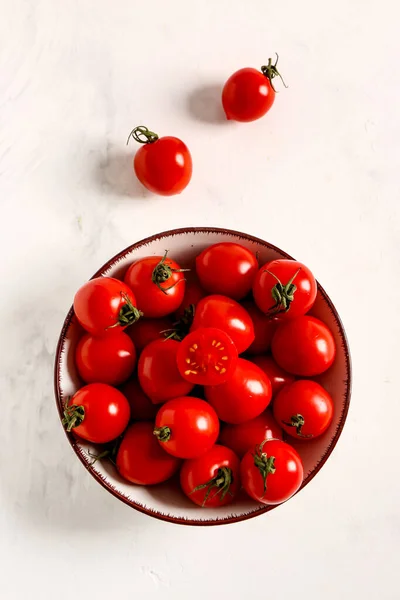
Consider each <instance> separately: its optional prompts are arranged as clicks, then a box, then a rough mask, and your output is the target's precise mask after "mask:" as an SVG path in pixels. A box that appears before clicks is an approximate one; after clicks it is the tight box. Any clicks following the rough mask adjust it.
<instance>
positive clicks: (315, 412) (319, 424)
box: [273, 379, 333, 440]
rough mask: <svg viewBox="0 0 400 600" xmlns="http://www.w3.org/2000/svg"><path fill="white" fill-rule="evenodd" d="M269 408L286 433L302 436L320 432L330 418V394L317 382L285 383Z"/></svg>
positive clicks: (301, 437)
mask: <svg viewBox="0 0 400 600" xmlns="http://www.w3.org/2000/svg"><path fill="white" fill-rule="evenodd" d="M273 409H274V415H275V418H276V420H277V421H278V423H279V424H280V425H281V426H282V427H283V429H284V430H285V431H286V433H288V434H289V435H291V436H292V437H295V438H299V439H304V440H305V439H310V438H314V437H317V436H319V435H321V434H322V433H324V432H325V431H326V430H327V429H328V427H329V425H330V424H331V422H332V418H333V401H332V398H331V396H330V395H329V394H328V392H327V391H326V390H325V389H324V388H323V387H322V386H321V385H319V383H316V382H315V381H309V380H307V379H300V380H299V381H295V382H294V383H292V384H291V385H288V386H287V387H285V389H283V390H282V391H281V392H280V393H279V394H278V396H277V397H276V399H275V402H274V406H273Z"/></svg>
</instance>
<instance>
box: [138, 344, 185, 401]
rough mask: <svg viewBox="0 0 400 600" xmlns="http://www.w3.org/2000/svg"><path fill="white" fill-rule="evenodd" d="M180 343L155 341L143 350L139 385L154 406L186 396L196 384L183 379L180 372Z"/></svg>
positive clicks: (139, 366)
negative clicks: (178, 357)
mask: <svg viewBox="0 0 400 600" xmlns="http://www.w3.org/2000/svg"><path fill="white" fill-rule="evenodd" d="M179 344H180V342H176V341H175V340H167V339H165V340H155V341H154V342H151V344H149V345H148V346H146V348H145V349H144V350H143V352H142V354H141V355H140V358H139V362H138V377H139V383H140V386H141V388H142V390H143V391H144V393H145V394H146V396H148V397H149V398H150V400H151V401H152V402H153V403H154V404H161V403H162V402H166V401H167V400H170V399H172V398H177V397H178V396H186V395H187V394H189V393H190V391H191V390H192V389H193V387H194V384H193V383H190V382H189V381H186V380H185V379H183V377H182V376H181V374H180V373H179V371H178V367H177V364H176V355H177V353H178V349H179Z"/></svg>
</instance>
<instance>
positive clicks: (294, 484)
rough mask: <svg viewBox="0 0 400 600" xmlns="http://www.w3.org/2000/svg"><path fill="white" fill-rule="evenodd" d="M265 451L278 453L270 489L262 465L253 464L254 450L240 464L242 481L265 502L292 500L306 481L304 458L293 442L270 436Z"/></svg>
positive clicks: (268, 454)
mask: <svg viewBox="0 0 400 600" xmlns="http://www.w3.org/2000/svg"><path fill="white" fill-rule="evenodd" d="M262 452H263V453H265V454H266V455H267V457H272V456H274V457H275V461H274V466H275V469H276V470H275V473H271V474H269V475H268V476H267V490H266V492H264V482H263V478H262V475H261V473H260V471H259V469H258V468H257V467H256V466H255V464H254V450H249V451H248V452H246V454H245V456H244V457H243V459H242V462H241V464H240V476H241V480H242V485H243V487H244V489H245V491H246V492H247V494H248V495H249V496H250V497H251V498H253V500H256V501H257V502H261V503H262V504H268V505H274V504H281V503H282V502H286V500H289V498H291V497H292V496H293V495H294V494H295V493H296V492H297V490H298V489H299V488H300V486H301V484H302V482H303V465H302V462H301V458H300V456H299V455H298V453H297V452H296V450H295V449H294V448H292V446H289V444H286V443H285V442H282V441H281V440H268V441H266V442H265V444H264V446H263V448H262Z"/></svg>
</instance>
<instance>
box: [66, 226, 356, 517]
mask: <svg viewBox="0 0 400 600" xmlns="http://www.w3.org/2000/svg"><path fill="white" fill-rule="evenodd" d="M223 241H235V242H239V243H240V244H243V245H244V246H246V247H247V248H249V249H250V250H252V251H253V252H257V253H258V254H259V261H260V264H263V263H264V262H266V261H267V260H271V259H274V258H283V257H284V258H287V257H288V255H287V254H286V253H285V252H283V251H281V250H279V249H278V248H275V247H274V246H272V245H270V244H268V243H266V242H263V241H262V240H258V239H256V238H253V237H251V236H247V235H246V234H242V233H237V232H232V231H225V230H217V229H185V230H177V231H172V232H166V233H163V234H159V235H156V236H153V237H152V238H148V239H147V240H143V241H142V242H138V243H137V244H134V245H133V246H131V247H130V248H128V249H126V250H125V251H123V252H122V253H120V254H119V255H117V256H116V257H114V258H113V259H111V260H110V261H109V262H108V263H107V264H106V265H105V266H104V267H103V268H102V269H100V271H99V272H98V273H96V276H99V275H108V276H113V277H117V278H122V277H123V275H124V273H125V271H126V269H127V267H128V266H129V265H130V264H131V263H132V262H133V261H134V260H137V259H139V258H142V257H144V256H149V255H163V254H164V252H165V250H168V251H169V254H170V256H171V257H173V258H174V259H175V260H177V261H178V262H179V263H180V264H181V266H184V267H193V265H194V259H195V257H196V256H197V254H199V252H201V250H203V249H204V248H206V247H207V246H209V245H210V244H214V243H217V242H223ZM312 314H313V315H314V316H316V317H318V318H320V319H321V320H322V321H324V322H325V323H326V324H327V325H328V326H329V327H330V329H331V330H332V332H333V334H334V336H335V340H336V345H337V357H336V360H335V363H334V365H333V366H332V367H331V368H330V369H329V371H327V372H326V373H324V374H323V375H322V376H320V377H319V382H320V383H321V384H322V385H323V386H324V387H325V388H326V389H327V390H328V392H329V393H330V394H331V396H332V398H333V402H334V406H335V412H334V418H333V422H332V424H331V426H330V428H329V429H328V430H327V431H326V432H325V434H324V435H322V436H321V437H320V438H317V439H316V440H313V441H312V442H305V443H304V442H303V443H302V442H301V441H300V442H299V441H296V440H293V445H294V446H295V447H296V449H297V450H298V452H299V453H300V455H301V458H302V460H303V464H304V481H303V486H302V487H304V486H305V485H306V484H307V483H308V482H309V481H310V480H311V479H312V477H313V476H314V475H315V474H316V473H317V471H318V470H319V469H320V468H321V466H322V465H323V463H324V462H325V460H326V459H327V458H328V456H329V454H330V453H331V451H332V449H333V447H334V445H335V444H336V441H337V439H338V437H339V435H340V432H341V429H342V427H343V425H344V421H345V418H346V414H347V410H348V404H349V399H350V359H349V352H348V347H347V342H346V338H345V334H344V331H343V327H342V325H341V323H340V320H339V318H338V315H337V313H336V310H335V309H334V307H333V305H332V303H331V301H330V299H329V297H328V296H327V294H326V293H325V292H324V290H322V288H321V287H320V286H319V290H318V295H317V300H316V303H315V305H314V307H313V310H312ZM81 335H82V329H81V327H80V325H79V324H78V323H77V321H76V318H75V316H74V314H73V311H72V309H71V311H70V312H69V314H68V316H67V318H66V320H65V323H64V327H63V330H62V332H61V336H60V341H59V346H58V350H57V356H56V364H55V389H56V401H57V405H58V410H59V412H60V415H61V414H62V407H63V404H64V402H65V400H66V399H67V398H68V397H70V396H72V395H73V394H74V393H75V392H76V391H77V389H78V388H79V387H81V386H82V382H81V381H80V380H79V377H78V375H77V372H76V368H75V362H74V351H75V346H76V344H77V341H78V340H79V338H80V336H81ZM67 435H68V437H69V440H70V442H71V444H72V446H73V448H74V450H75V452H76V454H77V455H78V457H79V458H80V460H81V461H82V462H83V463H84V465H85V466H86V468H87V469H88V471H89V472H90V473H91V474H92V475H93V476H94V477H95V478H96V479H97V480H98V481H99V482H100V483H101V484H102V485H103V486H104V487H105V488H107V489H108V490H109V491H110V492H111V493H113V494H114V495H115V496H117V497H118V498H119V499H121V500H123V501H124V502H126V503H127V504H129V505H131V506H133V507H135V508H137V509H139V510H141V511H143V512H146V513H148V514H151V515H153V516H156V517H159V518H162V519H165V520H172V521H177V522H182V523H189V524H218V523H226V522H231V521H236V520H241V519H245V518H249V517H252V516H256V515H257V514H260V513H262V512H266V511H267V510H271V509H272V508H273V507H266V506H264V505H259V504H257V503H255V502H253V501H251V500H250V499H248V498H247V497H245V496H243V497H240V498H239V499H237V500H236V501H235V503H234V504H232V505H229V506H226V507H220V508H217V509H212V508H208V509H202V508H200V507H197V506H195V505H194V504H192V503H191V502H190V501H189V500H188V499H187V498H186V497H185V496H184V495H183V493H182V492H181V491H180V489H179V486H178V482H177V481H175V482H173V483H172V484H171V482H168V483H166V484H161V485H157V486H152V487H146V488H145V487H141V486H137V485H132V484H130V483H128V482H126V481H125V480H123V479H122V478H121V477H119V475H118V473H117V472H116V470H115V469H114V467H113V466H112V464H110V463H109V462H107V461H98V462H97V463H96V464H95V465H93V466H91V465H90V463H91V461H92V459H91V458H90V456H89V454H88V451H92V452H94V453H96V451H97V450H98V449H97V448H96V447H95V446H93V445H91V444H87V443H82V442H78V441H76V440H75V438H74V437H73V436H72V435H71V434H67Z"/></svg>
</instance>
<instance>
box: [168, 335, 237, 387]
mask: <svg viewBox="0 0 400 600" xmlns="http://www.w3.org/2000/svg"><path fill="white" fill-rule="evenodd" d="M176 358H177V365H178V370H179V372H180V374H181V376H182V377H183V378H184V379H186V380H187V381H190V382H191V383H193V384H194V385H219V384H221V383H225V381H227V379H229V377H231V375H232V373H233V371H234V369H235V367H236V363H237V359H238V352H237V349H236V346H235V344H234V343H233V341H232V340H231V338H230V337H229V335H227V334H226V333H225V332H224V331H221V329H216V328H215V327H203V328H200V329H196V330H195V331H192V332H191V333H189V334H188V335H187V336H186V337H185V338H184V339H183V340H182V342H180V344H179V349H178V353H177V356H176ZM188 361H189V362H188Z"/></svg>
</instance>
